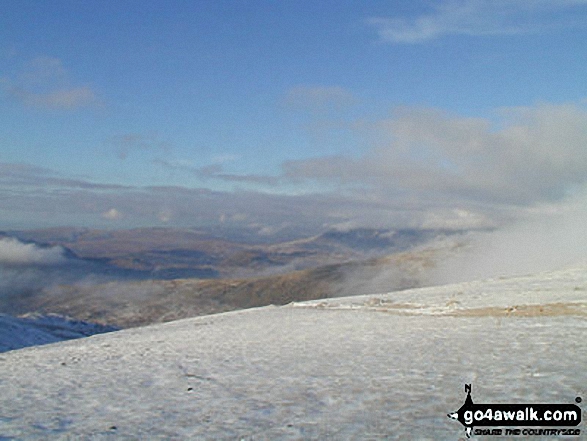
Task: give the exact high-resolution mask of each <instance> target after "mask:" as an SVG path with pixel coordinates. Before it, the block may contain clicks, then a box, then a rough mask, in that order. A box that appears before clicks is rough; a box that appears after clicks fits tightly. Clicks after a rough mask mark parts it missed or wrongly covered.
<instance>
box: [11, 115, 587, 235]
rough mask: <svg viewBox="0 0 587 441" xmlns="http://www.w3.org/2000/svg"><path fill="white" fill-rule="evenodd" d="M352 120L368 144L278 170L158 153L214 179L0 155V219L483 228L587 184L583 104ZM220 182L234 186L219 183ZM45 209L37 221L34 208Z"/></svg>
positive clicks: (169, 164)
mask: <svg viewBox="0 0 587 441" xmlns="http://www.w3.org/2000/svg"><path fill="white" fill-rule="evenodd" d="M347 129H348V130H349V131H352V132H353V135H354V136H355V137H356V138H357V139H359V143H360V145H364V146H367V147H365V148H364V149H363V150H361V151H358V152H356V153H355V154H354V155H351V154H348V155H343V154H340V155H336V156H317V157H313V158H306V159H302V160H290V161H286V162H284V163H283V164H282V169H281V172H280V173H278V174H275V175H263V174H255V173H249V174H242V175H241V174H236V173H233V172H230V171H229V170H227V169H225V167H224V165H217V166H213V167H205V166H204V167H197V166H190V165H186V164H185V163H182V162H181V161H171V160H161V159H158V160H157V164H158V165H160V166H161V167H163V168H164V169H172V170H173V171H174V173H178V174H180V173H186V175H188V176H192V177H193V176H196V177H197V178H198V179H200V180H201V182H202V183H203V184H205V185H206V186H207V188H205V187H199V188H198V187H196V188H194V187H182V186H146V187H137V186H130V185H126V186H125V185H116V184H97V183H93V182H91V181H89V180H83V179H71V178H70V177H68V176H66V175H63V174H61V173H58V172H55V171H53V170H50V169H46V168H42V167H36V166H32V165H28V164H14V163H0V171H2V173H0V198H1V200H2V204H3V207H4V210H5V212H6V217H5V222H6V219H10V218H11V217H12V218H15V219H17V218H18V219H20V220H21V222H23V219H25V220H26V219H28V220H29V221H30V222H31V223H30V225H21V226H18V227H17V228H21V227H23V228H24V227H42V226H50V225H73V226H75V225H79V226H97V227H100V226H108V227H113V226H114V227H120V228H124V227H135V226H152V225H160V224H163V223H164V224H165V225H167V226H187V227H192V226H198V225H213V224H218V223H219V222H220V223H222V224H223V225H233V226H237V227H250V226H255V227H258V228H259V229H260V230H261V229H264V230H265V231H269V230H275V231H278V230H279V229H281V228H283V227H284V226H285V225H297V226H298V227H299V228H300V229H305V230H314V231H316V230H323V229H325V228H332V227H337V226H341V225H343V226H366V227H386V228H389V227H430V228H432V227H434V228H483V227H496V226H500V225H504V224H507V223H509V222H511V221H512V220H514V219H517V218H520V216H525V214H526V213H527V211H528V210H530V209H532V208H533V207H535V206H538V205H540V204H557V203H563V202H564V201H565V200H566V199H567V198H569V197H571V196H573V194H576V193H577V192H579V191H580V190H581V189H582V188H583V187H584V186H585V185H587V149H585V145H587V111H586V110H585V108H584V107H583V106H581V105H578V104H557V105H554V104H539V105H536V106H531V107H521V108H507V109H501V110H500V111H499V112H497V113H496V114H495V115H493V117H492V118H469V117H462V116H459V115H453V114H449V113H447V112H444V111H441V110H438V109H429V108H398V109H395V110H394V111H393V112H392V113H391V114H390V116H389V117H387V118H382V119H376V120H370V121H369V120H365V119H363V120H356V121H351V122H348V123H347ZM228 165H230V164H228ZM216 184H222V185H220V186H219V188H220V187H224V188H226V186H227V185H231V186H232V189H231V190H215V189H214V188H215V187H216V186H217V185H216ZM38 212H42V213H43V219H42V224H34V220H35V218H36V217H34V216H32V217H31V216H30V213H38ZM25 222H26V221H25ZM4 228H9V226H4Z"/></svg>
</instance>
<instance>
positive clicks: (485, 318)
mask: <svg viewBox="0 0 587 441" xmlns="http://www.w3.org/2000/svg"><path fill="white" fill-rule="evenodd" d="M586 318H587V268H575V269H570V270H565V271H559V272H553V273H544V274H540V275H536V276H528V277H520V278H512V279H503V280H501V279H495V280H489V281H485V282H475V283H464V284H458V285H451V286H445V287H439V288H426V289H418V290H411V291H404V292H395V293H390V294H384V295H373V296H362V297H355V298H347V299H330V300H326V301H320V302H309V303H303V304H292V305H288V306H284V307H265V308H259V309H254V310H247V311H241V312H231V313H225V314H218V315H212V316H206V317H199V318H195V319H186V320H181V321H177V322H171V323H166V324H162V325H156V326H150V327H145V328H136V329H129V330H124V331H119V332H114V333H109V334H102V335H96V336H92V337H89V338H86V339H81V340H74V341H68V342H62V343H57V344H53V345H46V346H40V347H33V348H25V349H22V350H18V351H11V352H7V353H4V354H0V439H90V440H102V439H173V440H180V439H230V440H233V439H247V440H252V439H254V440H274V439H291V440H300V439H320V440H322V439H333V440H341V439H342V440H344V439H353V440H356V439H418V440H426V439H428V440H445V439H446V440H455V439H459V438H464V430H463V427H462V426H461V425H460V424H459V423H458V422H456V421H453V420H450V419H449V418H447V413H448V412H452V411H455V410H457V409H458V408H459V407H460V406H461V405H462V404H463V401H464V398H465V395H464V389H463V386H464V384H465V383H472V385H473V398H474V400H475V401H476V402H485V403H491V402H495V403H541V402H542V403H574V402H575V398H576V397H582V398H583V399H585V397H587V390H586V388H587V386H586V385H587V369H585V368H586V367H587V339H585V336H586V335H587V320H586ZM581 406H582V405H581ZM580 428H581V429H582V432H584V431H585V428H584V426H583V425H582V426H580ZM536 439H540V438H539V437H536ZM548 439H549V440H552V439H556V438H555V437H549V438H548Z"/></svg>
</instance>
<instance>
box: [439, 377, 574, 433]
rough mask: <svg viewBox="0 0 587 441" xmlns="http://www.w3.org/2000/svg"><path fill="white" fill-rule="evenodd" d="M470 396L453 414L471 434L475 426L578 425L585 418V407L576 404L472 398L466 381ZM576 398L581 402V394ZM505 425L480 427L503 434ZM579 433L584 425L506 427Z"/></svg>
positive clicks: (530, 430) (483, 431)
mask: <svg viewBox="0 0 587 441" xmlns="http://www.w3.org/2000/svg"><path fill="white" fill-rule="evenodd" d="M465 392H466V393H467V398H466V399H465V403H464V404H463V405H462V406H461V407H460V409H459V410H457V411H456V412H452V413H449V414H448V417H449V418H452V419H453V420H457V421H459V422H460V423H461V424H462V425H463V426H465V431H466V433H467V438H470V437H471V434H472V433H473V429H474V427H475V426H481V427H483V426H485V427H487V426H501V427H512V426H518V427H519V426H524V427H536V426H540V427H543V426H549V427H552V426H559V427H561V426H562V427H569V426H571V427H572V426H577V425H578V424H579V423H580V422H581V409H580V408H579V407H578V406H577V405H575V404H476V403H474V402H473V399H472V398H471V385H470V384H465ZM575 402H577V403H580V402H581V398H579V397H577V398H576V399H575ZM502 432H503V431H502V429H493V430H479V429H478V430H476V431H475V434H479V435H502V434H503V433H502ZM520 434H523V435H547V436H548V435H556V436H560V435H563V436H564V435H579V434H580V429H524V430H523V431H522V430H521V429H506V433H505V435H520Z"/></svg>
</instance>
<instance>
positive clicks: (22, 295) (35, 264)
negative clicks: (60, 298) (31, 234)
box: [0, 237, 125, 314]
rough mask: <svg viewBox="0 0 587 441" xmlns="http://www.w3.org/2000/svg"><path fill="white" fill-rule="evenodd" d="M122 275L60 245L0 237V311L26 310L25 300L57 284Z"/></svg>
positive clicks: (9, 312)
mask: <svg viewBox="0 0 587 441" xmlns="http://www.w3.org/2000/svg"><path fill="white" fill-rule="evenodd" d="M123 279H125V277H124V275H123V274H122V273H117V272H116V271H113V270H112V269H110V268H106V267H105V266H104V265H103V264H100V263H99V262H92V261H88V260H84V259H79V258H77V257H76V256H75V255H74V254H73V253H71V252H70V251H68V250H67V249H65V248H63V247H61V246H41V245H38V244H35V243H25V242H22V241H20V240H18V239H16V238H12V237H3V238H0V313H8V314H19V313H23V312H28V307H27V302H28V300H29V299H30V298H31V297H32V296H34V295H37V294H38V293H39V292H40V291H45V292H47V291H48V290H50V289H52V288H53V287H55V286H58V285H71V284H98V283H104V282H107V281H112V280H123Z"/></svg>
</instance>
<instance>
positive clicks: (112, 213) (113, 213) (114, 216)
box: [102, 208, 123, 221]
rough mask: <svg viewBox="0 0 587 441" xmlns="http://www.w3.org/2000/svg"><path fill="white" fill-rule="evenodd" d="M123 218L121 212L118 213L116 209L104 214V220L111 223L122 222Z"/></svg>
mask: <svg viewBox="0 0 587 441" xmlns="http://www.w3.org/2000/svg"><path fill="white" fill-rule="evenodd" d="M122 217H123V216H122V213H121V212H120V211H118V210H117V209H116V208H111V209H110V210H108V211H105V212H104V213H102V218H103V219H107V220H111V221H115V220H120V219H122Z"/></svg>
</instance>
